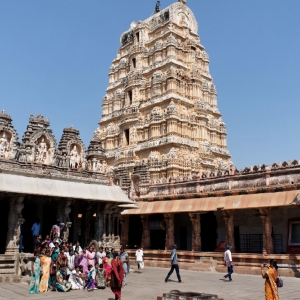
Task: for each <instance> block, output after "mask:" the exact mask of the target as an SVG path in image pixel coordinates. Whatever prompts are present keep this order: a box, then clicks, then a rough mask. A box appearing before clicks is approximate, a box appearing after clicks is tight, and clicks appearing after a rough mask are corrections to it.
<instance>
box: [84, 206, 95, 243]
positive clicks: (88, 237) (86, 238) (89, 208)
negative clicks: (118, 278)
mask: <svg viewBox="0 0 300 300" xmlns="http://www.w3.org/2000/svg"><path fill="white" fill-rule="evenodd" d="M92 208H93V205H92V204H89V205H88V206H87V208H86V211H85V234H84V237H83V238H84V244H85V245H88V244H89V243H90V241H91V220H92V218H93V213H92Z"/></svg>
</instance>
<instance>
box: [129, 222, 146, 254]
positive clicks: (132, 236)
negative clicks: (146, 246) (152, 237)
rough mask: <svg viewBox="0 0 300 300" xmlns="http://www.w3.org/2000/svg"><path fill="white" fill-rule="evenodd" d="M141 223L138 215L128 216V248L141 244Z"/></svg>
mask: <svg viewBox="0 0 300 300" xmlns="http://www.w3.org/2000/svg"><path fill="white" fill-rule="evenodd" d="M142 232H143V225H142V221H141V217H140V216H130V217H129V234H128V244H129V245H128V248H130V249H134V248H136V247H138V246H140V245H141V242H142Z"/></svg>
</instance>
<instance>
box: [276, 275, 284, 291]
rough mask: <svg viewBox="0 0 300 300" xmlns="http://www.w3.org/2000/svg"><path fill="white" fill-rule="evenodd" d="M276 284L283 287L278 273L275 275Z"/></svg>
mask: <svg viewBox="0 0 300 300" xmlns="http://www.w3.org/2000/svg"><path fill="white" fill-rule="evenodd" d="M276 284H277V286H278V287H279V288H281V287H283V280H282V279H281V277H280V275H279V276H278V277H277V280H276Z"/></svg>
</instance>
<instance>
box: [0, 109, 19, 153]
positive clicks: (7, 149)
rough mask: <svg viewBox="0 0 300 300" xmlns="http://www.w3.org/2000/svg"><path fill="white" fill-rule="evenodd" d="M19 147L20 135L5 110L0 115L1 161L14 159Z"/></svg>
mask: <svg viewBox="0 0 300 300" xmlns="http://www.w3.org/2000/svg"><path fill="white" fill-rule="evenodd" d="M18 147H19V142H18V134H17V131H16V130H15V129H14V127H13V125H12V118H11V116H10V115H8V114H7V113H6V112H5V111H4V110H3V111H2V112H1V113H0V159H14V158H15V157H16V154H17V151H18Z"/></svg>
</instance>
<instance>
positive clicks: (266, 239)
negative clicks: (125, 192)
mask: <svg viewBox="0 0 300 300" xmlns="http://www.w3.org/2000/svg"><path fill="white" fill-rule="evenodd" d="M259 213H260V218H261V220H262V225H263V251H262V252H263V254H272V253H273V250H274V249H273V237H272V222H271V208H260V209H259ZM222 215H223V218H224V222H225V226H226V236H225V241H226V243H227V244H228V245H230V246H232V248H231V251H232V252H235V240H234V211H233V210H223V211H222ZM149 216H150V215H141V216H140V217H141V222H142V226H143V230H142V238H141V247H142V248H144V249H149V248H150V243H151V242H150V228H149ZM174 216H175V214H174V213H166V214H163V217H164V223H165V225H166V229H165V230H166V238H165V249H166V250H170V249H172V247H173V245H174V243H175V234H174V232H175V228H174ZM129 218H130V215H121V224H122V232H121V244H122V245H128V244H129V234H130V232H129ZM189 218H190V221H191V224H192V251H193V252H194V251H201V249H202V245H201V223H200V220H201V214H199V213H189Z"/></svg>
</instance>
